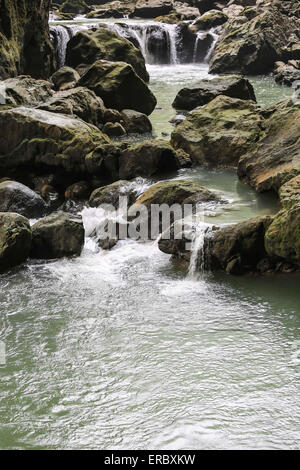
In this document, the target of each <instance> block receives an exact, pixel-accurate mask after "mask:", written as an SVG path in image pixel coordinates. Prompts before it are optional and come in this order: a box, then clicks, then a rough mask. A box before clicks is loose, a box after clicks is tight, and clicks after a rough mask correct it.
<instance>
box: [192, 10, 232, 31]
mask: <svg viewBox="0 0 300 470" xmlns="http://www.w3.org/2000/svg"><path fill="white" fill-rule="evenodd" d="M227 20H228V16H227V15H226V14H225V13H223V12H222V11H220V10H210V11H208V12H206V13H204V14H203V15H201V16H200V17H199V18H197V19H196V20H195V21H194V23H193V29H195V30H197V31H203V30H207V29H210V28H214V27H216V26H221V25H222V24H224V23H226V21H227Z"/></svg>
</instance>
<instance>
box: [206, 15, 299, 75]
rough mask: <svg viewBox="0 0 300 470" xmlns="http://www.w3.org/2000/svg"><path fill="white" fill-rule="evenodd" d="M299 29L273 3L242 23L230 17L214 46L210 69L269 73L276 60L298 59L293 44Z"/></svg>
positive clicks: (212, 71) (222, 71)
mask: <svg viewBox="0 0 300 470" xmlns="http://www.w3.org/2000/svg"><path fill="white" fill-rule="evenodd" d="M299 30H300V28H299V20H298V19H297V18H294V19H293V21H291V19H290V18H289V17H288V16H287V15H284V14H283V13H281V12H280V10H279V9H278V8H277V7H276V6H274V7H273V6H272V8H270V9H266V10H263V11H262V13H261V14H259V15H258V16H255V17H254V18H252V19H249V21H246V22H242V24H239V23H238V24H237V22H236V20H235V19H234V18H233V19H230V20H229V21H228V22H227V23H226V25H225V27H224V30H223V33H222V35H221V37H220V39H219V41H218V43H217V46H216V48H215V51H214V54H213V56H212V59H211V62H210V72H211V73H224V72H225V73H228V72H242V73H245V74H262V73H268V72H271V71H272V69H273V66H274V63H275V62H276V61H277V60H281V59H282V58H284V57H286V58H290V59H292V58H297V57H294V54H293V51H292V45H293V44H294V43H297V42H298V43H299V39H300V36H299Z"/></svg>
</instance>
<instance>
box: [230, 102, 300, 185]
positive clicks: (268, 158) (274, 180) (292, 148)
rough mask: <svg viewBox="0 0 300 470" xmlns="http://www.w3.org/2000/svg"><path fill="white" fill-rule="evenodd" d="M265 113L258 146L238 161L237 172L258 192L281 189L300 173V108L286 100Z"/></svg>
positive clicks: (245, 153)
mask: <svg viewBox="0 0 300 470" xmlns="http://www.w3.org/2000/svg"><path fill="white" fill-rule="evenodd" d="M265 115H266V119H265V121H264V122H263V123H262V131H261V133H260V134H259V139H258V141H257V143H256V145H255V146H254V147H253V148H252V149H249V151H248V152H244V154H243V155H242V157H241V159H240V161H239V165H238V175H239V177H240V178H241V179H242V180H243V181H245V182H247V183H248V184H250V185H251V186H253V187H254V188H255V189H256V190H257V191H268V190H273V191H278V190H279V188H280V186H282V185H283V184H284V183H286V182H287V181H288V180H290V179H291V178H293V177H294V176H297V175H298V174H299V173H300V107H299V105H294V104H293V102H292V101H291V100H288V101H283V102H281V103H277V104H276V105H274V106H272V107H271V108H269V109H268V110H265Z"/></svg>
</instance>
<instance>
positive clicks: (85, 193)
mask: <svg viewBox="0 0 300 470" xmlns="http://www.w3.org/2000/svg"><path fill="white" fill-rule="evenodd" d="M89 195H90V188H89V185H88V183H87V182H86V181H79V182H78V183H74V184H72V185H71V186H68V187H67V189H66V191H65V199H66V200H67V201H68V200H71V201H84V200H86V199H88V198H89Z"/></svg>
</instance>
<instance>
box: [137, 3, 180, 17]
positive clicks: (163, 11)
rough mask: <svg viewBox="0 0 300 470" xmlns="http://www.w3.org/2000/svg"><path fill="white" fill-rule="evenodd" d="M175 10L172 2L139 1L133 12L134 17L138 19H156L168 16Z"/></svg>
mask: <svg viewBox="0 0 300 470" xmlns="http://www.w3.org/2000/svg"><path fill="white" fill-rule="evenodd" d="M172 9H173V2H172V1H171V0H151V1H148V0H138V1H137V3H136V6H135V9H134V12H133V16H137V17H138V18H156V17H157V16H162V15H168V14H169V13H170V12H171V11H172Z"/></svg>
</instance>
